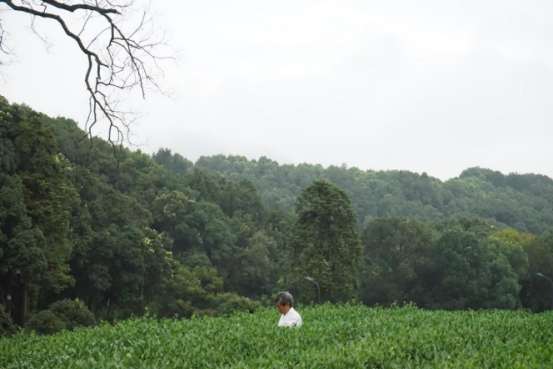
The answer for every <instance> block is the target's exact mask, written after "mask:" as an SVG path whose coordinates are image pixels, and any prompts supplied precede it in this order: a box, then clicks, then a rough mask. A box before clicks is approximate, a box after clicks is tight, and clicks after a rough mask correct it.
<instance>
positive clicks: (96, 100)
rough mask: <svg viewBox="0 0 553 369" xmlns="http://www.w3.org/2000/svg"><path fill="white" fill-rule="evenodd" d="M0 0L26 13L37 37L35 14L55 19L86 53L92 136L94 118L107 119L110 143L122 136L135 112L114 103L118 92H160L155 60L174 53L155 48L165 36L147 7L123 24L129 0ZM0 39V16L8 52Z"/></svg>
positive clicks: (0, 47) (118, 99)
mask: <svg viewBox="0 0 553 369" xmlns="http://www.w3.org/2000/svg"><path fill="white" fill-rule="evenodd" d="M2 4H5V5H6V6H7V7H8V8H9V9H11V10H12V11H17V12H21V13H27V14H29V15H31V17H32V22H31V26H32V29H33V31H34V32H35V33H36V34H37V35H38V36H39V37H40V38H41V39H42V40H43V41H45V39H44V38H43V37H42V36H41V35H40V33H39V32H38V31H37V30H36V29H35V28H34V26H35V22H36V20H38V19H44V20H46V19H48V20H50V21H53V22H55V23H56V24H58V25H59V27H60V28H61V29H62V30H63V31H64V33H65V35H66V36H68V37H69V38H70V39H72V40H73V41H74V42H75V43H76V45H77V46H78V48H79V50H80V51H81V52H82V53H83V54H84V55H85V56H86V67H85V70H84V73H83V74H84V82H85V86H86V89H87V91H88V93H89V114H88V119H87V122H86V127H85V129H86V132H87V135H88V136H89V137H92V135H93V134H92V132H93V128H94V127H95V126H96V124H98V123H100V122H107V123H108V125H109V127H108V132H109V137H108V140H109V141H110V142H111V143H112V144H113V145H119V144H121V143H123V142H124V141H125V140H128V138H129V137H130V126H131V124H132V123H133V122H134V120H135V118H136V116H137V113H136V112H130V111H123V110H120V109H119V108H118V105H119V103H120V102H121V101H122V100H121V99H122V98H121V97H120V94H119V93H120V92H127V93H128V92H130V91H131V90H133V89H135V88H138V89H139V90H140V92H141V95H142V97H143V98H145V97H146V90H147V89H148V90H150V89H153V90H156V91H158V92H160V93H164V91H163V89H162V87H161V85H160V79H161V78H162V77H163V70H162V69H161V68H160V66H159V64H158V61H159V60H163V59H176V57H175V55H168V56H165V55H162V54H160V53H158V51H159V49H160V48H164V47H166V46H167V42H166V38H165V34H162V35H160V36H158V35H157V33H156V29H155V27H154V23H153V16H152V15H151V14H150V13H149V11H148V9H145V10H143V11H142V14H141V17H140V18H139V22H138V24H137V25H136V26H134V27H133V28H130V30H129V27H128V26H129V25H131V23H132V22H131V20H130V19H126V18H125V15H126V13H129V14H130V13H131V12H132V11H133V10H132V5H133V4H134V0H127V2H120V1H113V0H111V1H110V0H75V1H71V0H68V1H64V2H61V1H56V0H0V11H1V10H2V9H1V7H2ZM75 24H76V26H75ZM4 40H5V33H4V30H3V29H2V25H1V21H0V52H3V53H9V49H7V48H6V46H5V43H4ZM1 65H2V63H1V62H0V66H1ZM118 92H119V93H118Z"/></svg>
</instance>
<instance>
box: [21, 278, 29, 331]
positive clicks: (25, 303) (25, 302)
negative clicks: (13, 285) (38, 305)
mask: <svg viewBox="0 0 553 369" xmlns="http://www.w3.org/2000/svg"><path fill="white" fill-rule="evenodd" d="M21 295H22V297H21V300H22V301H21V326H22V327H23V328H25V325H26V323H27V312H28V310H29V282H23V291H22V294H21Z"/></svg>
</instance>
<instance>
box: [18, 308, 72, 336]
mask: <svg viewBox="0 0 553 369" xmlns="http://www.w3.org/2000/svg"><path fill="white" fill-rule="evenodd" d="M64 329H65V323H64V322H63V321H62V320H61V319H60V318H58V317H57V316H56V314H54V313H53V312H51V311H50V310H43V311H39V312H38V313H35V314H33V315H32V316H31V319H29V322H28V323H27V331H28V332H31V331H35V332H36V333H37V334H53V333H57V332H59V331H62V330H64Z"/></svg>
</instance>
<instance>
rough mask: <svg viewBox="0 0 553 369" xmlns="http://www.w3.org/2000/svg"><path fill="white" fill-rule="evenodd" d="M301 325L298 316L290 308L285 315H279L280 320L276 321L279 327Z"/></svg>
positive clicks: (301, 322)
mask: <svg viewBox="0 0 553 369" xmlns="http://www.w3.org/2000/svg"><path fill="white" fill-rule="evenodd" d="M302 324H303V321H302V320H301V316H300V314H299V313H298V312H297V311H296V310H294V308H293V307H292V308H290V310H288V312H287V313H286V314H281V315H280V320H279V321H278V326H279V327H293V326H297V327H301V325H302Z"/></svg>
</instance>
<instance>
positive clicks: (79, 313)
mask: <svg viewBox="0 0 553 369" xmlns="http://www.w3.org/2000/svg"><path fill="white" fill-rule="evenodd" d="M48 310H50V311H51V312H52V313H54V314H55V315H56V316H57V317H58V318H59V319H60V320H61V321H62V322H63V323H64V324H65V328H66V329H70V330H73V329H75V328H76V327H79V326H85V327H89V326H93V325H96V318H95V317H94V314H92V312H91V311H90V310H88V308H87V307H86V306H85V304H84V303H83V302H82V301H79V300H75V301H73V300H68V299H66V300H61V301H56V302H54V303H53V304H52V305H50V308H49V309H48Z"/></svg>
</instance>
